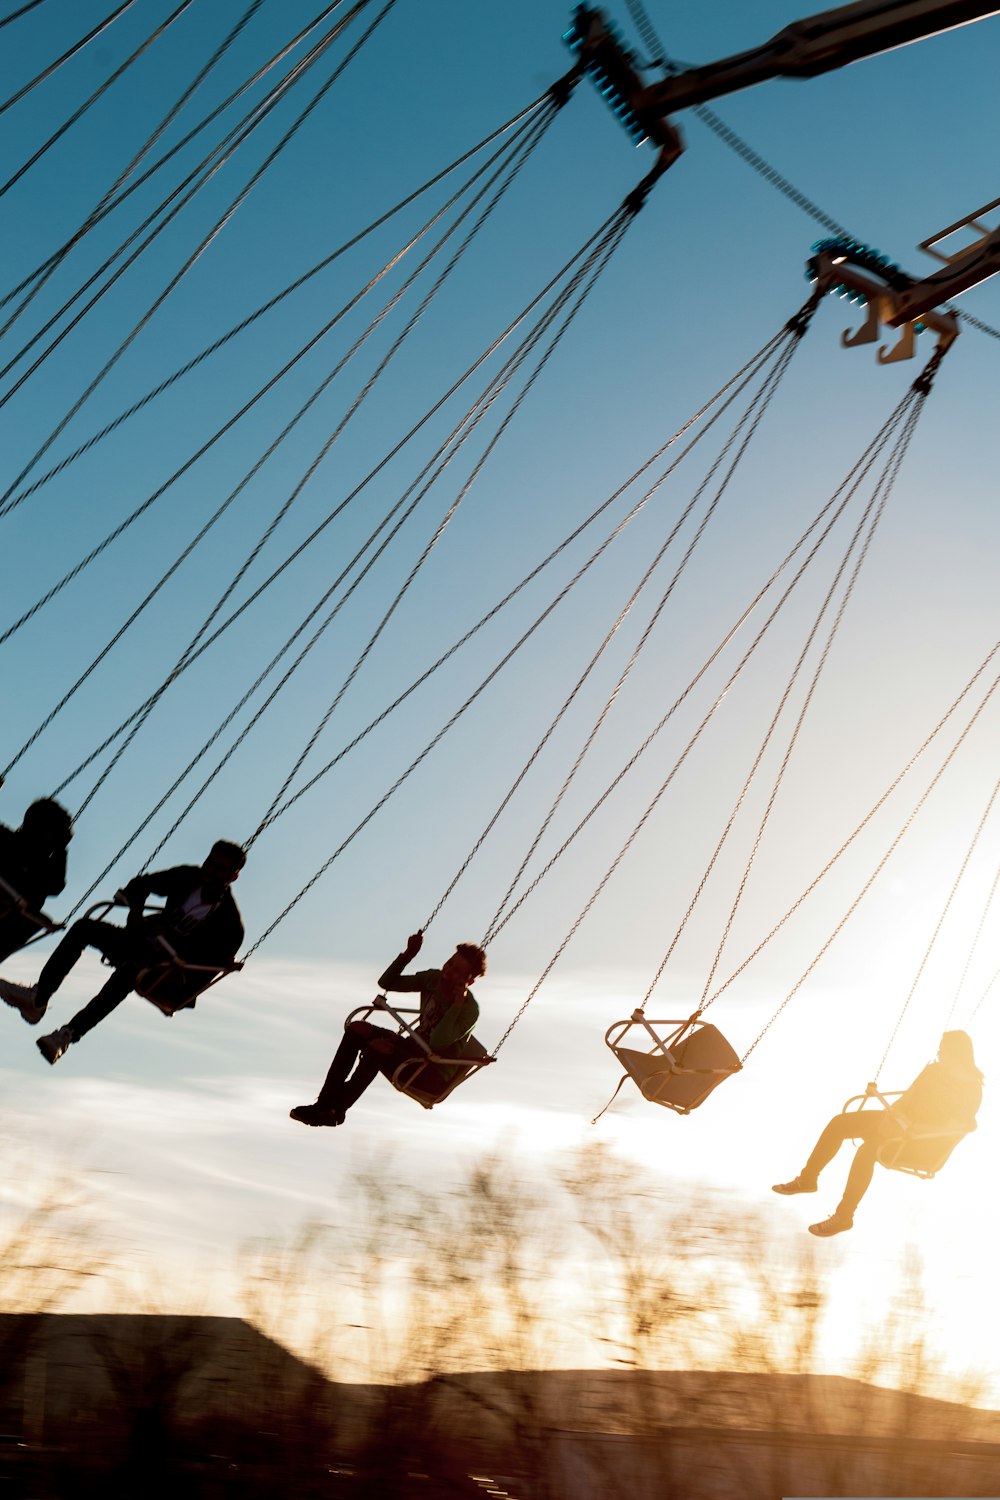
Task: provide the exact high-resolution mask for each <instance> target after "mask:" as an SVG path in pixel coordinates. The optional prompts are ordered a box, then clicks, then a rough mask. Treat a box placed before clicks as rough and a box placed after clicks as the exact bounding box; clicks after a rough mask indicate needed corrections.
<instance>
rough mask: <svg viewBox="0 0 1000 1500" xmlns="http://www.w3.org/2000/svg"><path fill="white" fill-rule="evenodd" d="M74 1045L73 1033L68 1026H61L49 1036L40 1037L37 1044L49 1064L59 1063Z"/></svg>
mask: <svg viewBox="0 0 1000 1500" xmlns="http://www.w3.org/2000/svg"><path fill="white" fill-rule="evenodd" d="M72 1045H73V1033H72V1032H71V1031H70V1029H69V1027H68V1026H60V1027H59V1028H58V1030H56V1031H50V1032H49V1034H48V1036H40V1037H39V1038H38V1041H37V1042H36V1043H35V1046H36V1047H37V1048H38V1050H39V1052H40V1053H41V1054H42V1056H43V1057H44V1058H45V1061H46V1062H47V1063H57V1062H58V1061H59V1059H60V1058H61V1057H62V1055H63V1053H64V1052H66V1051H67V1050H68V1049H69V1048H70V1047H71V1046H72Z"/></svg>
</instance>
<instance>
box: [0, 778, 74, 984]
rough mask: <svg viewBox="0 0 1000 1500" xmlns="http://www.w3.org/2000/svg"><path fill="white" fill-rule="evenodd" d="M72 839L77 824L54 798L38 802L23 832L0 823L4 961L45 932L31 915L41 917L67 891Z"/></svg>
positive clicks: (23, 823)
mask: <svg viewBox="0 0 1000 1500" xmlns="http://www.w3.org/2000/svg"><path fill="white" fill-rule="evenodd" d="M72 837H73V819H72V818H71V817H70V815H69V813H68V812H67V811H66V809H65V808H64V807H62V806H61V805H60V804H59V803H58V802H54V801H53V800H52V799H51V797H43V798H41V799H40V800H39V801H38V802H32V804H31V806H30V807H29V808H27V809H26V811H25V814H24V817H23V818H22V820H21V826H20V828H7V827H5V825H4V824H2V823H0V880H2V881H3V885H0V959H4V958H9V957H10V955H11V954H12V953H16V952H17V950H18V948H23V947H24V945H25V943H26V942H28V940H29V939H30V938H33V937H34V936H35V934H36V933H37V932H38V931H39V930H40V924H39V923H38V922H35V921H33V920H32V918H31V916H30V915H28V912H36V913H37V912H40V911H41V909H42V907H43V906H44V905H45V902H46V900H47V899H48V897H49V896H58V895H61V893H62V891H63V890H64V888H65V885H66V852H67V850H68V848H69V842H70V839H71V838H72ZM20 901H23V902H24V903H25V905H26V906H27V908H28V912H26V911H24V909H23V908H22V907H21V905H20Z"/></svg>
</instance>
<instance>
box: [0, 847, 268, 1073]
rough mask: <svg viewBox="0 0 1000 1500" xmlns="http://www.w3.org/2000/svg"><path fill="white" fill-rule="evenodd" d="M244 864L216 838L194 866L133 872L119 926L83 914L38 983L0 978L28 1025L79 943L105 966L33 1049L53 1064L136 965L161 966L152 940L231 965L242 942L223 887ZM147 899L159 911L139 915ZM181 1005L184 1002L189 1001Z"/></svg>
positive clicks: (123, 990) (189, 957) (189, 956)
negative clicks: (92, 991)
mask: <svg viewBox="0 0 1000 1500" xmlns="http://www.w3.org/2000/svg"><path fill="white" fill-rule="evenodd" d="M245 862H246V854H245V853H244V851H243V850H242V849H241V848H240V846H239V845H238V844H231V843H228V842H226V841H225V840H220V841H219V842H218V843H215V844H213V845H212V849H211V852H210V853H209V855H208V858H207V859H206V860H205V862H204V864H202V865H200V866H199V865H177V866H175V867H174V868H173V869H170V870H154V871H151V872H150V873H149V874H147V875H137V876H136V877H135V879H134V880H130V881H129V883H128V885H126V886H125V887H124V889H123V891H122V892H121V894H122V896H124V898H125V901H126V903H127V904H128V907H129V914H128V918H127V920H126V924H125V926H124V927H119V926H118V925H117V924H116V923H114V922H105V921H102V920H98V919H96V918H93V917H84V918H82V919H81V920H80V921H79V922H74V923H73V925H72V927H71V928H70V929H69V931H68V932H67V933H66V936H65V937H64V938H63V939H62V941H61V942H60V943H59V945H58V946H57V947H56V949H55V950H54V952H53V954H52V956H51V958H50V959H49V960H48V962H47V963H46V965H45V967H44V968H43V969H42V972H41V974H40V975H39V977H38V983H37V984H33V985H26V984H13V983H11V982H10V981H9V980H5V979H0V998H3V999H4V1000H6V1002H7V1004H8V1005H12V1006H13V1007H14V1008H15V1009H16V1010H19V1011H20V1012H21V1015H22V1016H23V1017H24V1019H25V1020H26V1021H27V1022H28V1024H29V1025H30V1026H35V1025H37V1024H38V1022H39V1021H40V1020H41V1019H42V1017H43V1016H44V1015H45V1012H46V1010H47V1008H48V1003H49V1001H50V1000H51V999H52V996H53V995H54V994H55V992H56V990H57V989H58V988H59V986H60V985H61V984H62V982H63V980H64V979H65V978H66V976H67V975H68V974H69V972H70V970H71V969H72V968H73V965H74V964H75V963H76V962H77V960H78V959H79V958H80V957H81V955H82V954H83V951H84V949H85V948H96V949H97V951H98V952H99V953H100V954H101V955H102V956H103V957H104V958H106V959H107V961H108V962H109V963H110V964H111V965H112V968H113V971H114V972H113V973H112V975H111V977H110V978H109V979H108V980H107V981H106V983H105V984H104V986H103V987H102V988H101V989H100V990H99V991H98V993H97V994H96V995H95V996H94V998H93V1000H91V1001H90V1003H89V1004H88V1005H85V1006H84V1008H83V1010H81V1011H79V1012H78V1013H77V1014H76V1015H75V1016H74V1017H73V1018H72V1020H71V1021H69V1022H68V1023H67V1024H66V1025H65V1026H60V1027H59V1028H58V1029H57V1030H56V1031H53V1032H51V1033H50V1034H49V1035H48V1036H43V1037H39V1039H38V1049H39V1051H40V1052H41V1054H42V1056H43V1057H44V1058H45V1060H46V1061H47V1062H49V1063H56V1062H58V1061H59V1059H60V1057H62V1056H63V1054H64V1053H65V1052H66V1050H67V1048H68V1047H70V1046H72V1044H73V1043H74V1042H78V1041H80V1039H81V1038H82V1037H84V1036H86V1034H87V1032H88V1031H91V1030H92V1029H93V1027H95V1026H96V1025H98V1023H99V1022H101V1021H103V1020H104V1019H105V1018H106V1017H107V1016H109V1015H110V1014H111V1012H112V1011H113V1010H114V1009H115V1008H116V1007H117V1006H119V1005H120V1004H121V1002H122V1001H123V1000H124V999H125V996H126V995H128V994H129V993H131V991H132V990H133V989H134V988H135V984H136V980H137V978H138V976H139V974H140V973H141V972H142V970H143V969H146V968H149V967H150V966H151V965H157V964H163V963H164V960H165V954H164V951H163V949H162V947H160V946H159V945H158V944H157V941H156V939H157V938H161V937H162V938H163V939H164V940H165V941H166V942H167V943H169V945H170V947H171V948H172V949H173V950H174V952H175V953H176V954H177V957H178V958H179V959H181V960H182V962H184V963H189V964H199V965H205V966H207V967H210V968H213V969H215V970H219V969H223V968H225V967H226V966H227V965H229V964H230V963H232V961H233V959H234V958H235V956H236V954H237V952H238V951H239V947H240V944H241V943H242V941H243V923H242V921H241V920H240V914H239V909H238V908H237V905H236V902H235V901H234V900H233V897H232V893H231V891H230V886H231V885H232V884H233V881H234V880H236V879H237V877H238V876H239V873H240V870H241V869H242V868H243V865H244V864H245ZM150 896H160V897H162V898H163V899H164V907H163V910H162V911H160V912H156V913H152V914H148V915H143V907H144V906H145V904H146V902H147V901H148V900H149V898H150ZM205 981H206V976H205V975H195V976H192V979H191V985H190V994H191V995H193V994H196V993H197V991H198V990H199V989H200V988H202V987H203V986H204V984H205ZM186 1003H188V1004H190V998H189V999H188V1001H187V1002H186ZM176 1008H181V1007H180V1006H176Z"/></svg>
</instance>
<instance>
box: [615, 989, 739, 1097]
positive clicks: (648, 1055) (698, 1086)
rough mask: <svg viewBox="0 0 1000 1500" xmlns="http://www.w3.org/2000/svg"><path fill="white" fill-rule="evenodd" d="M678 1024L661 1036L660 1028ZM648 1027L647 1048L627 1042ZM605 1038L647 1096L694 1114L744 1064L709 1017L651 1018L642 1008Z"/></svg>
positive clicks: (646, 1032)
mask: <svg viewBox="0 0 1000 1500" xmlns="http://www.w3.org/2000/svg"><path fill="white" fill-rule="evenodd" d="M663 1027H667V1028H672V1029H671V1030H669V1031H668V1032H667V1034H666V1035H665V1036H661V1034H660V1031H659V1029H658V1028H663ZM633 1029H635V1030H637V1031H639V1032H640V1033H642V1032H644V1033H645V1036H644V1037H638V1038H633V1040H640V1039H641V1040H647V1041H649V1042H650V1043H651V1045H650V1046H648V1047H647V1048H646V1049H645V1050H644V1051H640V1050H639V1049H638V1048H637V1047H634V1046H625V1045H623V1039H624V1038H625V1037H626V1036H627V1035H628V1033H629V1031H631V1030H633ZM605 1041H606V1042H607V1044H608V1046H609V1047H610V1048H611V1050H612V1052H613V1053H614V1054H615V1056H616V1057H617V1058H618V1060H619V1062H620V1063H621V1064H622V1066H623V1067H624V1069H625V1071H626V1074H627V1075H628V1076H629V1077H631V1078H633V1079H634V1080H635V1082H636V1083H637V1084H638V1086H639V1092H640V1093H641V1094H642V1096H643V1098H644V1099H648V1100H649V1101H650V1102H651V1103H653V1104H663V1105H665V1106H666V1107H667V1109H673V1110H676V1112H677V1113H678V1114H681V1115H687V1114H690V1113H691V1111H692V1110H693V1109H697V1107H698V1105H699V1104H702V1103H704V1101H705V1100H706V1099H707V1098H708V1096H709V1094H710V1093H711V1092H712V1090H713V1089H716V1088H718V1086H719V1084H720V1083H722V1082H723V1080H724V1079H726V1078H730V1077H732V1075H733V1074H734V1073H738V1072H739V1071H740V1069H741V1067H742V1063H741V1062H740V1060H739V1057H738V1056H737V1054H736V1053H735V1052H734V1051H733V1048H732V1047H731V1046H730V1045H729V1043H728V1042H727V1041H726V1038H725V1037H724V1036H723V1035H722V1032H721V1031H719V1029H718V1028H717V1027H715V1026H713V1025H711V1023H710V1022H707V1021H690V1020H688V1021H648V1020H647V1019H646V1018H645V1016H643V1015H641V1014H640V1013H639V1012H636V1013H634V1014H633V1016H632V1017H631V1019H630V1020H628V1021H616V1022H615V1024H614V1025H613V1026H610V1027H609V1028H608V1031H607V1034H606V1036H605Z"/></svg>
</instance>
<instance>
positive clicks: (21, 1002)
mask: <svg viewBox="0 0 1000 1500" xmlns="http://www.w3.org/2000/svg"><path fill="white" fill-rule="evenodd" d="M37 996H38V986H37V984H15V983H14V981H13V980H12V979H0V1000H5V1001H6V1002H7V1004H8V1005H12V1006H13V1007H14V1009H15V1010H19V1011H20V1012H21V1015H22V1016H23V1017H24V1019H25V1020H26V1021H27V1023H28V1025H29V1026H37V1025H38V1023H39V1021H40V1020H41V1019H42V1017H43V1016H44V1014H45V1006H44V1005H39V1004H38V1000H37Z"/></svg>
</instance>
